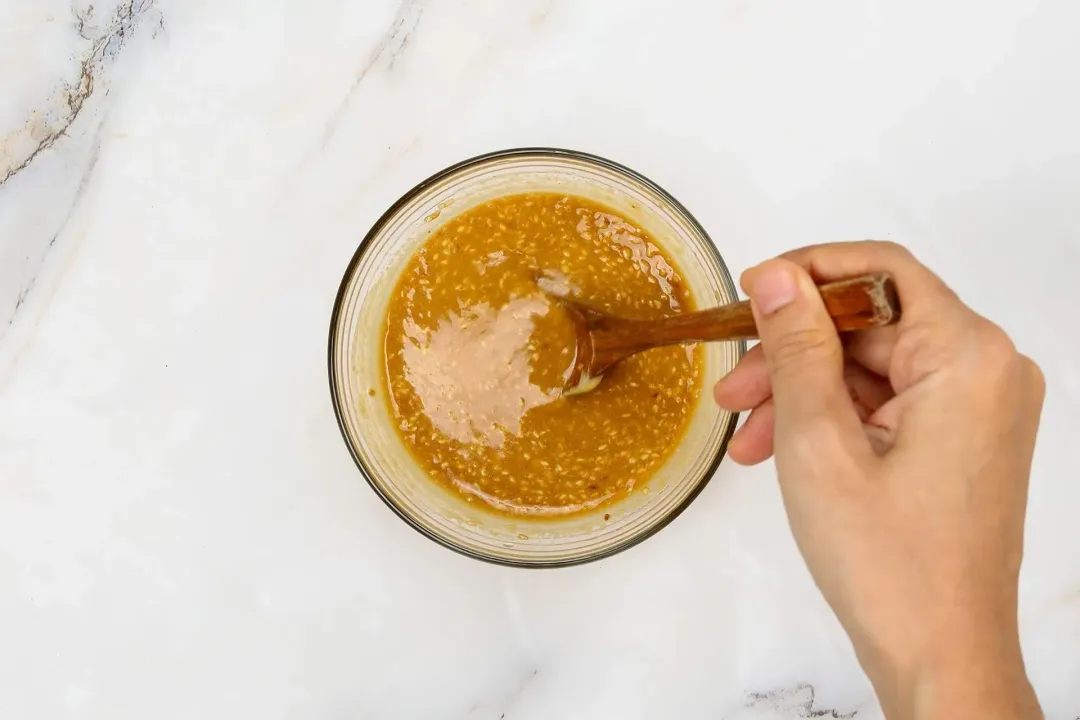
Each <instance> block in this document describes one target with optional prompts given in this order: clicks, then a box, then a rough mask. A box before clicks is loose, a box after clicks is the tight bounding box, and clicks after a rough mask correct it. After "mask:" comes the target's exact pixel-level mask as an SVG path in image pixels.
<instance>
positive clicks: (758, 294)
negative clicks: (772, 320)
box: [750, 265, 799, 315]
mask: <svg viewBox="0 0 1080 720" xmlns="http://www.w3.org/2000/svg"><path fill="white" fill-rule="evenodd" d="M756 275H757V277H755V278H754V284H753V286H752V287H751V288H750V299H751V300H753V301H754V304H755V305H756V306H757V309H758V311H759V312H761V313H762V314H764V315H772V314H773V313H774V312H776V311H777V310H779V309H780V308H782V307H784V306H785V305H787V304H789V303H791V301H792V300H794V299H795V298H796V297H798V295H799V286H798V284H797V283H796V282H795V277H794V276H793V275H792V274H791V272H790V271H789V270H788V269H787V268H785V267H776V266H775V265H774V266H769V267H765V268H762V269H761V270H759V271H758V272H757V273H756Z"/></svg>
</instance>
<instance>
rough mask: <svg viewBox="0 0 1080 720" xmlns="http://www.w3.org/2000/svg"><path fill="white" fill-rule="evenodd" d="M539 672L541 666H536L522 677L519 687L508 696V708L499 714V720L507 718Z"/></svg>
mask: <svg viewBox="0 0 1080 720" xmlns="http://www.w3.org/2000/svg"><path fill="white" fill-rule="evenodd" d="M539 672H540V668H535V669H534V670H533V671H532V673H531V674H529V675H528V676H526V677H524V678H522V680H521V682H520V683H518V686H517V688H515V689H514V691H513V692H512V693H510V696H509V697H507V698H506V701H505V702H506V709H505V710H503V712H502V714H501V715H500V716H499V720H507V717H506V716H507V714H508V713H509V712H510V711H511V710H512V709H513V708H514V705H516V704H517V701H518V700H519V699H520V698H521V695H522V694H523V693H524V692H525V688H527V687H529V685H530V684H531V683H532V681H533V680H535V679H536V676H537V674H539Z"/></svg>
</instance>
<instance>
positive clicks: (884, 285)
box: [548, 273, 900, 395]
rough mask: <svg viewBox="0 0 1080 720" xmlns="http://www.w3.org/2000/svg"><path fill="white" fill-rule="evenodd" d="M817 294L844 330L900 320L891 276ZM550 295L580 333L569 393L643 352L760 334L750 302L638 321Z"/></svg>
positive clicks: (856, 280)
mask: <svg viewBox="0 0 1080 720" xmlns="http://www.w3.org/2000/svg"><path fill="white" fill-rule="evenodd" d="M818 290H819V291H820V292H821V298H822V300H824V301H825V309H826V310H828V312H829V316H830V317H832V319H833V321H834V322H835V323H836V329H837V330H839V331H840V332H851V331H853V330H867V329H870V328H876V327H882V326H885V325H889V324H891V323H894V322H896V321H897V320H899V319H900V301H899V298H898V297H897V294H896V286H895V285H894V283H893V280H892V278H891V277H890V276H889V275H888V274H886V273H875V274H871V275H862V276H860V277H856V278H852V279H850V280H841V281H839V282H833V283H827V284H824V285H819V286H818ZM548 294H549V295H550V296H552V297H554V298H555V299H557V300H558V301H559V302H560V303H561V304H562V305H563V306H564V307H565V308H566V311H567V314H568V315H569V316H570V319H571V320H572V322H573V323H574V330H575V334H576V345H577V347H576V353H575V358H574V366H573V368H572V369H571V371H570V377H569V379H568V381H567V384H566V389H565V390H564V394H565V395H576V394H579V393H585V392H589V391H590V390H592V389H594V388H595V387H596V386H597V385H599V384H600V380H601V378H602V377H603V374H604V371H606V370H607V369H608V368H610V367H611V366H612V365H614V364H615V363H617V362H619V361H620V360H622V359H623V358H625V357H628V356H630V355H633V354H635V353H639V352H641V351H642V350H648V349H649V348H654V347H659V346H661V345H677V344H680V343H697V342H712V341H716V340H744V339H751V338H756V337H757V336H758V335H757V326H756V325H755V324H754V316H753V313H751V311H750V301H749V300H744V301H742V302H737V303H732V304H731V305H722V306H720V307H715V308H710V309H708V310H701V311H698V312H691V313H683V314H682V315H674V316H672V317H667V318H661V319H659V320H633V319H630V318H624V317H618V316H616V315H610V314H608V313H606V312H603V311H602V310H597V309H596V308H593V307H590V306H589V305H586V304H584V303H581V302H578V301H576V300H572V299H570V298H568V297H567V296H566V295H564V294H561V293H553V292H550V291H548Z"/></svg>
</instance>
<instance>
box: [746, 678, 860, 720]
mask: <svg viewBox="0 0 1080 720" xmlns="http://www.w3.org/2000/svg"><path fill="white" fill-rule="evenodd" d="M815 695H816V691H815V690H814V686H813V685H797V686H795V687H792V688H781V689H778V690H773V691H771V692H767V693H751V694H750V702H749V703H747V705H746V710H750V711H752V712H754V711H758V712H760V711H766V710H767V711H770V712H774V713H783V714H784V716H785V717H790V718H792V720H795V719H796V718H798V719H799V720H802V719H803V718H827V719H829V720H854V718H855V717H856V716H857V715H858V711H857V710H856V711H853V712H850V713H847V714H841V713H840V712H838V711H836V710H828V709H821V708H817V707H815V704H816V702H815ZM742 717H744V715H743V714H742V713H741V712H740V713H736V714H735V715H729V716H728V718H729V720H736V719H737V718H742Z"/></svg>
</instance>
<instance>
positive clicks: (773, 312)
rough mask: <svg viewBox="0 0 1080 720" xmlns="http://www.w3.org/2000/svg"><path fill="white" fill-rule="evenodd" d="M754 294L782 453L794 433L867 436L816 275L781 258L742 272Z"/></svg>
mask: <svg viewBox="0 0 1080 720" xmlns="http://www.w3.org/2000/svg"><path fill="white" fill-rule="evenodd" d="M742 285H743V288H744V289H745V290H746V292H747V293H748V294H749V295H750V307H751V308H752V309H753V312H754V321H755V322H756V323H757V328H758V336H759V337H760V338H761V347H762V350H763V352H764V354H765V364H766V367H767V368H768V371H769V378H770V380H771V383H772V393H773V402H774V405H775V411H776V420H775V423H776V443H777V453H778V454H779V453H780V452H781V449H782V445H784V443H785V442H786V441H787V439H788V438H790V439H795V438H796V437H801V438H803V439H805V438H807V437H813V438H822V436H823V435H827V436H830V437H832V438H836V439H839V440H840V441H841V442H842V443H843V444H849V443H852V442H856V441H857V438H863V439H864V440H865V437H864V436H863V433H862V429H861V427H862V426H861V422H860V420H859V416H858V414H857V413H856V412H855V407H854V405H853V404H852V402H851V396H850V394H849V393H848V389H847V385H845V384H844V351H843V347H842V346H841V345H840V336H839V335H838V333H837V330H836V326H835V325H834V324H833V321H832V318H830V317H829V314H828V312H826V310H825V303H824V302H823V301H822V299H821V295H820V293H819V292H818V290H817V286H816V285H815V284H814V281H813V280H812V279H811V278H810V276H809V275H808V274H807V273H806V271H805V270H803V269H802V268H801V267H799V266H798V265H796V264H795V263H793V262H791V261H789V260H784V259H776V260H770V261H768V262H765V263H762V264H761V265H759V266H757V267H755V268H752V269H750V270H748V271H746V273H744V274H743V277H742Z"/></svg>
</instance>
